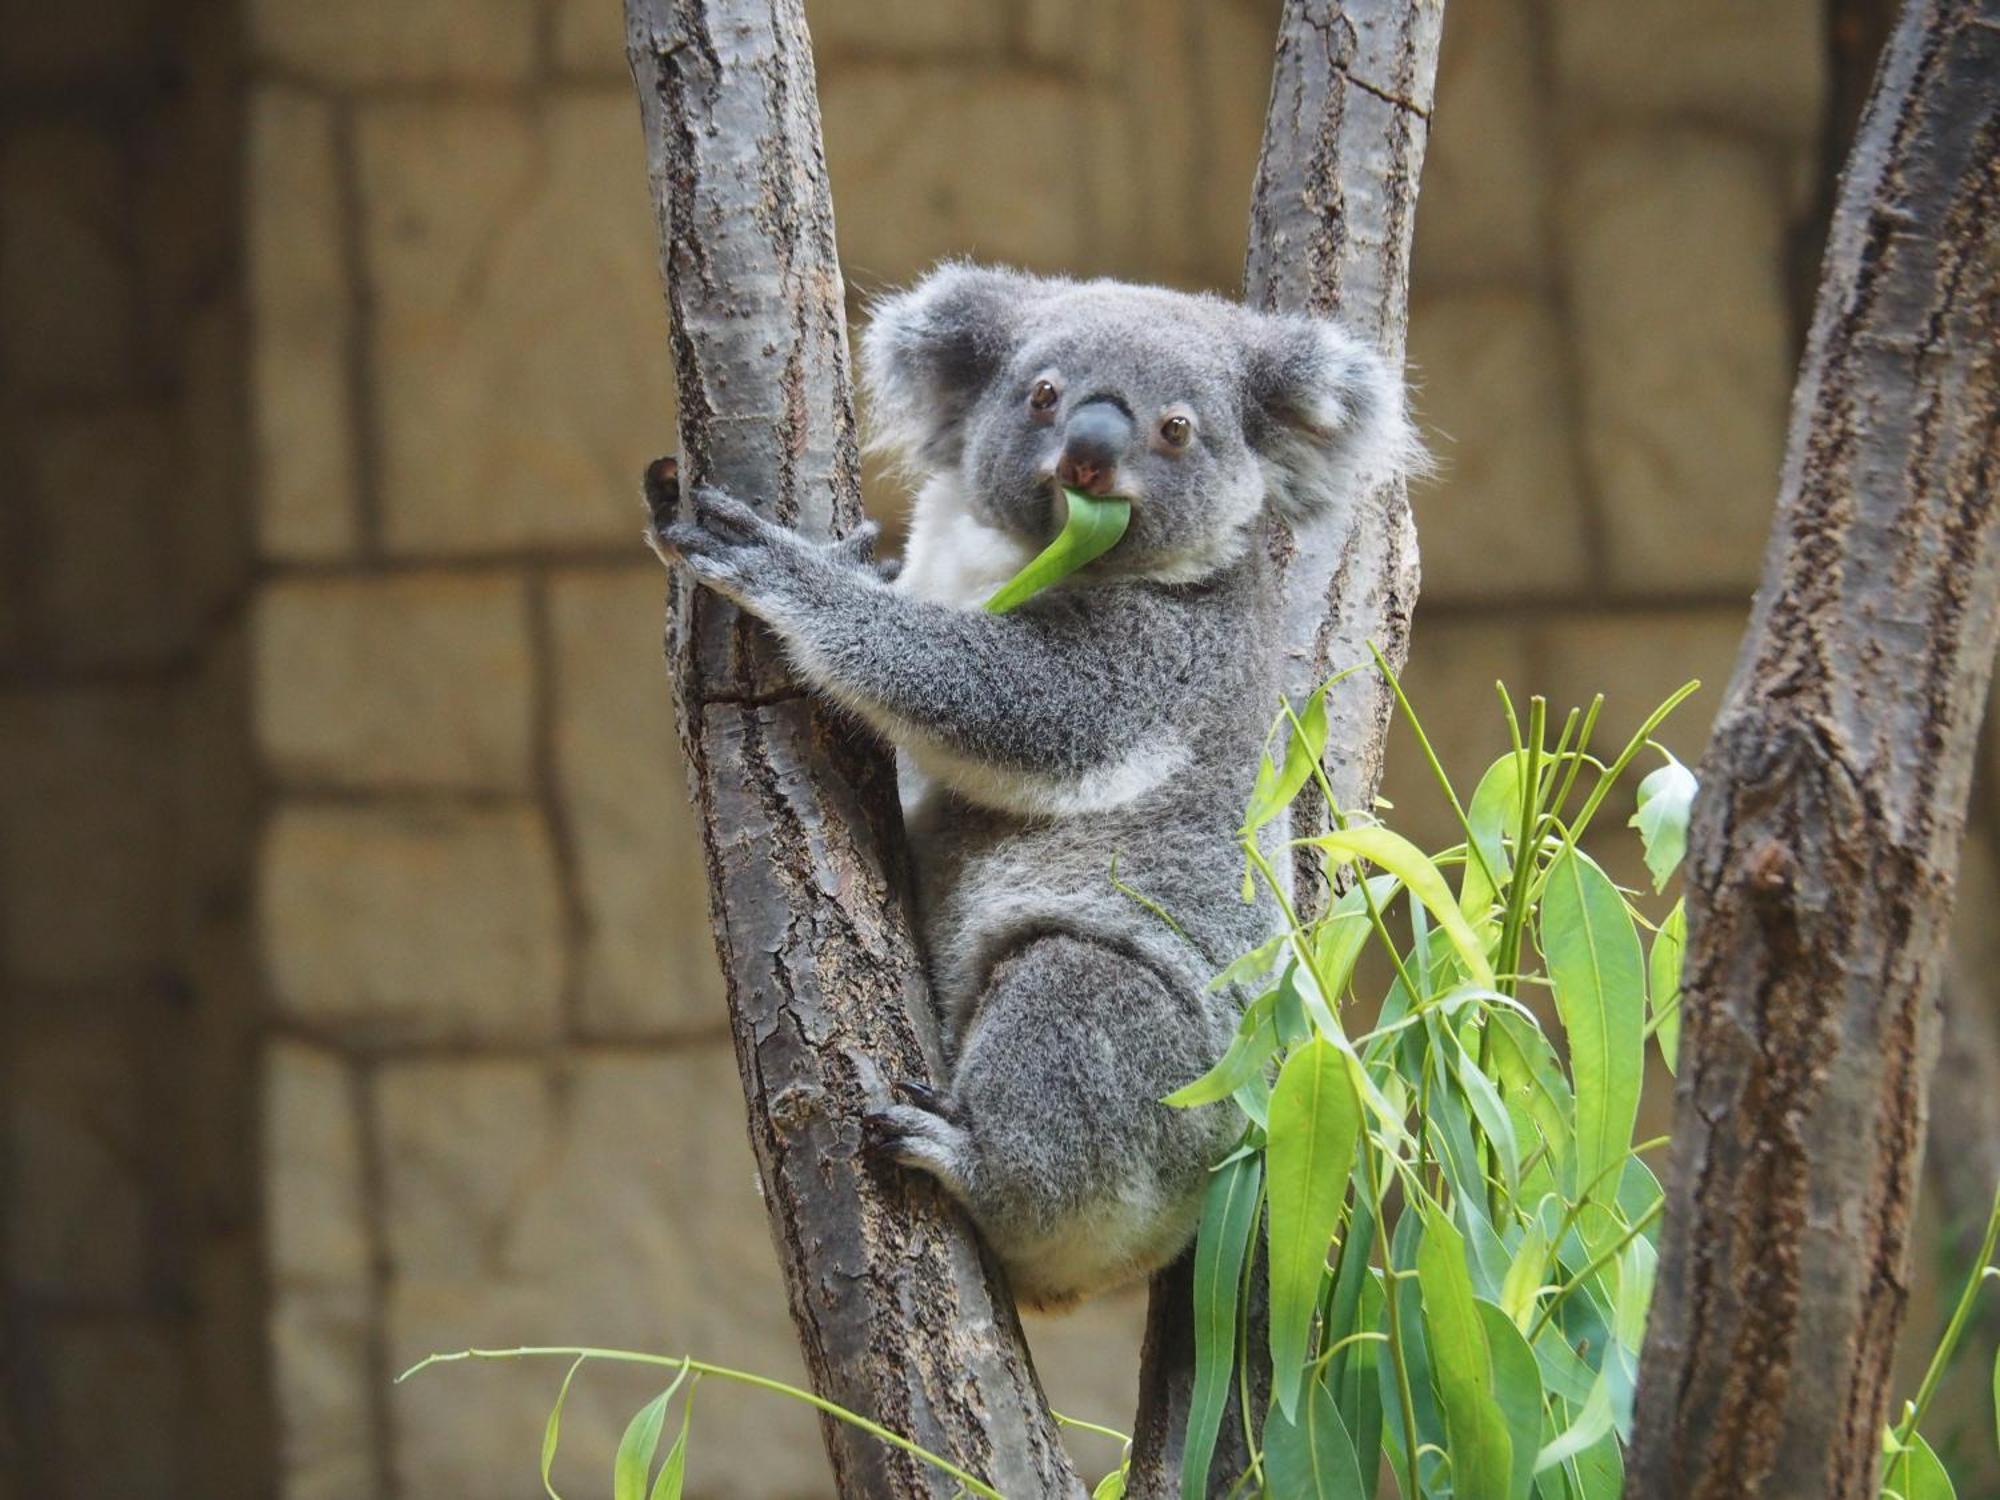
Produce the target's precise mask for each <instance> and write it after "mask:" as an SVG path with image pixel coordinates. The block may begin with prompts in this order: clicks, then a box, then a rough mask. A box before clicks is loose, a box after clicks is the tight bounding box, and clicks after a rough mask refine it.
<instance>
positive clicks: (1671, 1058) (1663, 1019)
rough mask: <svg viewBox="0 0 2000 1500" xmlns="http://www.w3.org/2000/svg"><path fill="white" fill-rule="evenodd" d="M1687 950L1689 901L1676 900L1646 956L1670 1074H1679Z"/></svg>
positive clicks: (1656, 1032) (1656, 1033)
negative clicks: (1682, 994)
mask: <svg viewBox="0 0 2000 1500" xmlns="http://www.w3.org/2000/svg"><path fill="white" fill-rule="evenodd" d="M1686 947H1687V902H1686V900H1685V899H1682V900H1680V901H1676V902H1675V903H1674V909H1673V910H1672V911H1670V912H1668V913H1667V919H1666V921H1664V922H1662V923H1661V924H1660V930H1659V931H1658V932H1656V933H1654V934H1653V951H1652V952H1651V953H1649V954H1648V955H1647V956H1646V992H1647V995H1648V996H1649V999H1650V1004H1651V1006H1652V1019H1651V1025H1652V1027H1653V1040H1654V1041H1655V1042H1657V1043H1658V1044H1659V1048H1660V1056H1661V1057H1663V1058H1664V1059H1666V1064H1667V1071H1668V1072H1669V1073H1673V1072H1677V1071H1679V1062H1680V1050H1681V955H1682V953H1683V952H1684V951H1685V950H1686Z"/></svg>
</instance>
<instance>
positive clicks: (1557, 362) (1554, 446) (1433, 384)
mask: <svg viewBox="0 0 2000 1500" xmlns="http://www.w3.org/2000/svg"><path fill="white" fill-rule="evenodd" d="M1410 362H1411V378H1412V381H1413V383H1414V386H1415V401H1414V404H1415V406H1416V409H1417V414H1418V420H1419V423H1420V424H1421V426H1422V429H1423V433H1424V436H1425V438H1426V440H1427V441H1428V442H1429V443H1430V445H1431V448H1432V451H1433V453H1434V454H1435V455H1436V457H1437V460H1438V464H1439V477H1438V479H1437V480H1436V481H1435V482H1433V483H1427V484H1422V485H1419V486H1418V487H1417V494H1416V507H1417V524H1418V535H1419V537H1420V539H1421V542H1422V548H1423V569H1424V596H1425V598H1426V599H1430V600H1457V599H1468V598H1493V597H1495V596H1507V595H1515V596H1518V595H1535V594H1553V593H1559V592H1565V591H1569V590H1574V589H1580V588H1582V587H1584V586H1585V585H1586V582H1587V576H1586V575H1587V573H1588V570H1589V557H1588V551H1587V547H1586V537H1587V534H1588V532H1587V526H1586V520H1585V516H1584V512H1583V502H1582V496H1581V495H1580V493H1579V485H1578V482H1577V456H1576V438H1575V433H1574V429H1573V427H1572V422H1571V415H1570V411H1569V407H1568V400H1569V393H1570V390H1571V381H1570V371H1569V368H1568V355H1567V351H1566V350H1565V349H1564V347H1563V341H1562V334H1561V330H1560V329H1559V328H1558V327H1557V324H1556V320H1555V316H1554V314H1553V313H1552V312H1551V310H1550V308H1549V307H1548V305H1547V304H1546V303H1544V302H1542V301H1541V300H1539V299H1538V298H1536V297H1534V296H1533V295H1532V294H1528V293H1522V292H1511V291H1488V292H1464V293H1456V294H1446V295H1441V296H1433V297H1426V298H1420V299H1418V300H1417V302H1416V303H1415V305H1414V306H1413V307H1412V308H1411V315H1410Z"/></svg>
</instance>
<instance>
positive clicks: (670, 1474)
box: [649, 1382, 699, 1500]
mask: <svg viewBox="0 0 2000 1500" xmlns="http://www.w3.org/2000/svg"><path fill="white" fill-rule="evenodd" d="M697 1384H699V1382H697ZM693 1423H694V1388H693V1387H690V1388H689V1390H688V1398H687V1400H685V1401H683V1402H682V1403H681V1431H680V1436H679V1437H677V1438H675V1439H674V1445H673V1447H671V1448H669V1449H668V1450H667V1461H666V1462H665V1463H663V1464H661V1465H660V1472H659V1475H658V1477H656V1478H655V1479H654V1480H653V1492H652V1494H651V1496H650V1497H649V1500H681V1488H682V1486H683V1485H684V1484H686V1482H687V1456H688V1428H689V1427H690V1426H692V1425H693Z"/></svg>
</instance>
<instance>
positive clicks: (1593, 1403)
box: [1535, 1375, 1611, 1474]
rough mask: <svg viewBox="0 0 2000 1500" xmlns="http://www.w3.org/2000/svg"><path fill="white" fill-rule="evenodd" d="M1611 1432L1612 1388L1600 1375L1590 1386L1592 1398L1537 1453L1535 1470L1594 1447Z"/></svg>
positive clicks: (1539, 1471) (1538, 1471)
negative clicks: (1567, 1424) (1554, 1437)
mask: <svg viewBox="0 0 2000 1500" xmlns="http://www.w3.org/2000/svg"><path fill="white" fill-rule="evenodd" d="M1610 1431H1611V1388H1610V1386H1608V1385H1606V1384H1605V1382H1604V1377H1603V1376H1601V1375H1600V1376H1599V1377H1598V1379H1597V1381H1596V1383H1595V1384H1594V1385H1592V1386H1591V1388H1590V1399H1589V1400H1587V1401H1585V1402H1584V1403H1583V1409H1582V1410H1581V1411H1579V1412H1578V1413H1577V1414H1576V1416H1575V1418H1574V1419H1572V1420H1571V1422H1570V1424H1569V1426H1568V1428H1567V1429H1565V1430H1564V1431H1563V1432H1562V1433H1561V1434H1560V1435H1558V1436H1557V1437H1556V1439H1555V1441H1553V1442H1551V1443H1549V1444H1548V1445H1547V1446H1545V1447H1544V1448H1543V1449H1542V1451H1541V1452H1540V1453H1539V1454H1538V1455H1537V1456H1536V1458H1535V1472H1536V1473H1537V1474H1539V1473H1541V1472H1542V1471H1543V1470H1544V1469H1552V1468H1554V1467H1555V1466H1556V1465H1557V1464H1559V1463H1562V1462H1563V1461H1564V1460H1565V1459H1568V1458H1572V1457H1574V1456H1575V1455H1577V1454H1579V1453H1581V1452H1583V1451H1584V1450H1585V1449H1586V1448H1590V1447H1593V1446H1594V1445H1595V1444H1596V1443H1597V1441H1598V1440H1599V1439H1600V1438H1602V1437H1603V1436H1604V1435H1605V1434H1606V1433H1608V1432H1610Z"/></svg>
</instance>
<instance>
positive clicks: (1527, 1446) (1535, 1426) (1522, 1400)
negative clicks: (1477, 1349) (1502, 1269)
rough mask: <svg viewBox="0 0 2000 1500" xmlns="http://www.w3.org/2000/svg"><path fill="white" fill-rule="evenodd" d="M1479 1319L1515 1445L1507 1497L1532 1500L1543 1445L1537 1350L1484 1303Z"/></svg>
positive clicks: (1496, 1396)
mask: <svg viewBox="0 0 2000 1500" xmlns="http://www.w3.org/2000/svg"><path fill="white" fill-rule="evenodd" d="M1479 1317H1480V1321H1481V1322H1482V1323H1483V1324H1484V1325H1485V1329H1486V1347H1487V1351H1488V1353H1489V1355H1490V1356H1491V1358H1492V1362H1493V1399H1494V1400H1495V1401H1496V1402H1498V1403H1499V1406H1500V1414H1501V1416H1502V1417H1504V1418H1505V1419H1506V1422H1507V1437H1508V1440H1509V1442H1510V1443H1511V1444H1512V1455H1511V1456H1512V1463H1511V1464H1510V1465H1509V1467H1508V1471H1507V1494H1508V1497H1509V1500H1528V1492H1529V1490H1531V1489H1532V1488H1533V1487H1534V1482H1535V1455H1536V1453H1537V1452H1538V1451H1539V1450H1540V1448H1541V1442H1542V1374H1541V1371H1540V1369H1539V1368H1538V1367H1537V1366H1536V1364H1535V1352H1534V1350H1532V1349H1530V1348H1529V1347H1528V1341H1527V1340H1526V1339H1525V1338H1523V1337H1522V1336H1521V1330H1520V1329H1518V1328H1516V1327H1515V1326H1514V1324H1513V1322H1512V1321H1511V1320H1510V1319H1509V1318H1508V1316H1507V1314H1506V1313H1505V1312H1503V1311H1502V1310H1501V1309H1499V1308H1497V1307H1495V1306H1494V1305H1493V1304H1492V1303H1491V1302H1486V1301H1481V1302H1480V1303H1479Z"/></svg>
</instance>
